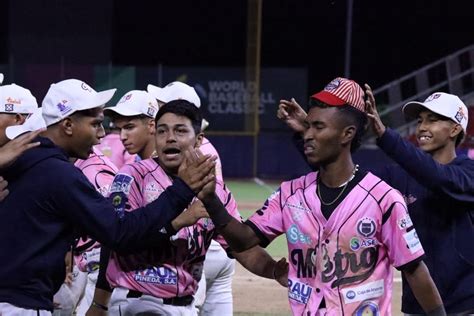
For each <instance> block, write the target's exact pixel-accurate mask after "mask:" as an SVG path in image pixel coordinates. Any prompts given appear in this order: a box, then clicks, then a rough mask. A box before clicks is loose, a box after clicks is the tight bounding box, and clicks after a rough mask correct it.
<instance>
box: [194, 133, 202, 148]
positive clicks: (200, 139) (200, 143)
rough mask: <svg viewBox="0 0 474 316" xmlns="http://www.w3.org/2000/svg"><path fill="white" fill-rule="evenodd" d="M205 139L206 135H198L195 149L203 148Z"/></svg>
mask: <svg viewBox="0 0 474 316" xmlns="http://www.w3.org/2000/svg"><path fill="white" fill-rule="evenodd" d="M203 138H204V133H199V134H197V135H196V143H195V144H194V148H199V147H201V145H202V139H203Z"/></svg>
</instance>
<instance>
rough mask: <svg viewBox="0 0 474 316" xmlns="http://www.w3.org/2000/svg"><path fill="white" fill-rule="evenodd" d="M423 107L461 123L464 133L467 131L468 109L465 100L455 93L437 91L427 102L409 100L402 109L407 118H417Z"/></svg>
mask: <svg viewBox="0 0 474 316" xmlns="http://www.w3.org/2000/svg"><path fill="white" fill-rule="evenodd" d="M423 108H425V109H428V110H430V111H432V112H434V113H436V114H439V115H441V116H444V117H447V118H449V119H451V120H453V121H454V122H455V123H458V124H460V125H461V126H462V129H463V130H464V133H466V128H467V122H468V120H469V118H468V110H467V107H466V105H465V104H464V102H462V101H461V99H460V98H459V97H457V96H455V95H454V94H449V93H444V92H435V93H433V94H432V95H430V96H429V97H428V98H426V100H425V102H416V101H412V102H408V103H407V104H405V105H404V106H403V109H402V111H403V114H404V115H405V118H406V119H408V120H411V119H415V118H416V117H417V115H418V113H420V111H421V110H422V109H423Z"/></svg>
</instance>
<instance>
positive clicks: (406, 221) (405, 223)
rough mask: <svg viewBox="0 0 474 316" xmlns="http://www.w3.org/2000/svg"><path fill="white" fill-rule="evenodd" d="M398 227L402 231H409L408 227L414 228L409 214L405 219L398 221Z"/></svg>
mask: <svg viewBox="0 0 474 316" xmlns="http://www.w3.org/2000/svg"><path fill="white" fill-rule="evenodd" d="M397 225H398V228H400V229H401V230H404V229H407V228H408V227H411V226H413V222H412V221H411V218H410V215H408V213H407V214H405V216H404V217H402V218H400V219H398V220H397Z"/></svg>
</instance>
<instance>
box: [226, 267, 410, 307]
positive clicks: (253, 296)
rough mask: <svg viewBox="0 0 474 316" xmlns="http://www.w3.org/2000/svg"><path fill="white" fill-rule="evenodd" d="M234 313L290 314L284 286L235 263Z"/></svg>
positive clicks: (396, 295) (397, 291) (397, 288)
mask: <svg viewBox="0 0 474 316" xmlns="http://www.w3.org/2000/svg"><path fill="white" fill-rule="evenodd" d="M399 278H400V275H399V273H398V272H397V273H396V274H395V282H394V291H393V301H392V311H393V314H392V315H394V316H398V315H402V313H401V312H400V298H401V283H400V282H399ZM232 289H233V295H234V315H255V316H263V315H275V316H280V315H291V313H290V307H289V305H288V296H287V292H286V288H284V287H282V286H281V285H279V284H278V283H276V282H275V281H272V280H267V279H263V278H260V277H258V276H255V275H254V274H252V273H250V272H248V271H247V270H245V269H244V268H243V267H242V266H241V265H240V264H239V263H237V264H236V269H235V276H234V280H233V285H232Z"/></svg>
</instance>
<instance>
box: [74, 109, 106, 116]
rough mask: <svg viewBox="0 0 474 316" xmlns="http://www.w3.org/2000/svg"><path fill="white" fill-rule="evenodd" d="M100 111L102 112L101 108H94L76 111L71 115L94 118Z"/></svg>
mask: <svg viewBox="0 0 474 316" xmlns="http://www.w3.org/2000/svg"><path fill="white" fill-rule="evenodd" d="M101 110H102V108H100V107H96V108H92V109H87V110H82V111H77V112H74V113H73V114H72V115H77V116H90V117H96V116H97V112H100V111H101Z"/></svg>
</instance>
